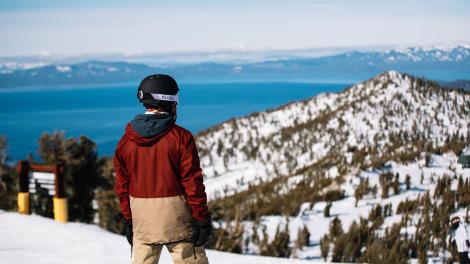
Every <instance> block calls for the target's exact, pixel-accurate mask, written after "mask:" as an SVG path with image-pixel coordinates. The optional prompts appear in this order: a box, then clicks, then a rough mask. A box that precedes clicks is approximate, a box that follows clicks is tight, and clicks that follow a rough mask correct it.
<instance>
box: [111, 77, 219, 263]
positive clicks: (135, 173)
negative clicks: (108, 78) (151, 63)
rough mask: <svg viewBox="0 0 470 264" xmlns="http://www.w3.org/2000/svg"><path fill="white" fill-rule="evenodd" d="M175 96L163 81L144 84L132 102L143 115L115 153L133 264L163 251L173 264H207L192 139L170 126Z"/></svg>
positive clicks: (154, 259)
mask: <svg viewBox="0 0 470 264" xmlns="http://www.w3.org/2000/svg"><path fill="white" fill-rule="evenodd" d="M178 91H179V88H178V84H177V83H176V81H175V80H174V79H173V78H172V77H171V76H169V75H164V74H155V75H150V76H147V77H146V78H144V79H143V80H142V82H141V83H140V85H139V88H138V90H137V98H138V99H139V101H140V102H141V103H142V104H143V106H144V107H145V108H146V112H145V113H144V114H139V115H137V116H136V117H135V118H134V119H133V120H132V121H130V122H129V123H128V124H127V126H126V129H125V134H124V136H123V137H122V138H121V140H120V141H119V143H118V145H117V147H116V151H115V155H114V169H115V172H116V179H115V191H116V194H117V196H118V197H119V200H120V207H121V211H122V215H123V217H124V219H125V234H126V237H127V240H128V242H129V244H130V245H131V251H132V263H133V264H140V263H158V260H159V258H160V253H161V250H162V247H163V246H166V248H167V249H168V251H169V252H170V254H171V256H172V259H173V262H174V263H175V264H178V263H208V259H207V256H206V253H205V249H204V244H205V243H206V242H207V241H208V239H209V236H210V234H211V232H212V224H211V216H210V213H209V212H208V208H207V196H206V193H205V187H204V183H203V175H202V170H201V167H200V161H199V155H198V151H197V148H196V144H195V141H194V138H193V136H192V134H191V133H190V132H189V131H188V130H186V129H184V128H182V127H180V126H178V125H176V124H175V121H176V112H177V105H178Z"/></svg>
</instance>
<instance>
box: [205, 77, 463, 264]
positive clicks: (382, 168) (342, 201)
mask: <svg viewBox="0 0 470 264" xmlns="http://www.w3.org/2000/svg"><path fill="white" fill-rule="evenodd" d="M469 114H470V94H469V93H467V92H465V91H462V90H452V89H443V88H441V87H440V86H439V85H438V84H437V83H435V82H431V81H426V80H423V79H420V78H416V77H413V76H411V75H409V74H404V73H399V72H396V71H388V72H385V73H382V74H380V75H378V76H376V77H374V78H372V79H369V80H367V81H364V82H362V83H359V84H357V85H354V86H351V87H349V88H347V89H346V90H344V91H343V92H340V93H328V94H320V95H318V96H315V97H313V98H310V99H306V100H304V101H300V102H293V103H291V104H288V105H285V106H282V107H280V108H278V109H272V110H269V111H266V112H260V113H254V114H252V115H249V116H246V117H242V118H236V119H232V120H229V121H227V122H225V123H222V124H220V125H218V126H215V127H213V128H211V129H209V130H207V131H204V132H202V133H200V134H198V135H197V144H198V149H199V151H200V155H201V163H202V165H203V170H204V174H205V175H206V181H205V184H206V190H207V192H208V194H209V197H210V201H211V209H212V211H213V214H214V219H215V221H216V222H217V223H218V225H219V226H220V227H221V228H223V230H231V231H229V233H230V232H233V233H234V235H232V236H229V237H237V234H238V236H241V235H240V234H241V233H242V234H243V235H242V237H243V239H240V241H244V242H243V243H242V244H243V246H241V247H242V250H241V251H242V252H245V253H254V254H260V253H261V254H263V252H264V254H271V253H266V252H268V251H266V248H269V246H266V245H267V244H269V243H273V244H275V245H279V239H280V237H282V232H283V231H282V230H285V231H284V232H287V233H288V234H289V238H290V244H289V248H288V249H285V250H288V252H290V254H291V256H296V257H299V258H303V259H319V258H321V256H322V255H323V253H322V251H324V250H325V248H326V258H327V260H333V261H346V262H356V261H360V262H372V263H376V262H378V261H385V262H384V263H389V262H387V261H392V260H393V261H398V260H400V261H405V260H408V259H412V260H413V259H414V261H416V260H417V259H418V258H420V259H421V260H423V259H426V258H427V259H430V258H432V259H434V260H435V261H437V263H442V262H444V261H447V260H448V259H449V257H450V253H449V250H448V245H445V244H443V243H447V242H444V241H448V235H449V230H448V229H447V227H448V219H449V216H450V215H451V214H460V215H463V216H467V217H468V210H465V208H470V196H469V195H468V193H470V192H468V190H470V184H469V181H470V170H469V169H463V168H462V166H461V165H459V164H457V159H458V156H457V155H459V153H466V152H468V151H470V115H469ZM465 190H467V191H465ZM438 208H439V209H438ZM423 221H424V222H423ZM336 222H338V223H339V224H336V225H335V224H334V223H336ZM335 226H336V227H335ZM338 226H340V229H341V232H340V233H338V232H339V231H338V232H333V231H332V229H333V230H335V229H338ZM435 226H441V227H443V228H442V229H435V228H434V227H435ZM433 228H434V229H433ZM305 229H307V230H308V231H309V234H310V235H309V238H308V242H305V238H304V240H303V242H302V243H300V242H297V241H298V239H299V237H302V235H301V234H302V230H305ZM359 234H362V235H359ZM423 234H427V236H426V237H423ZM358 236H359V237H358ZM263 237H268V239H264V240H262V239H261V238H263ZM219 238H220V239H221V240H222V239H225V237H224V236H222V235H220V237H219ZM263 241H264V242H263ZM266 241H268V242H266ZM276 241H277V242H276ZM325 241H326V242H325ZM394 241H396V242H394ZM240 243H241V242H240ZM395 243H398V244H395ZM400 243H401V244H400ZM298 245H300V246H298ZM325 245H326V246H325ZM286 247H287V246H286ZM343 247H344V248H345V249H344V250H345V251H344V252H342V251H341V250H340V249H341V248H343ZM397 247H404V248H403V249H401V251H400V250H398V249H397ZM423 247H424V248H423ZM378 248H380V250H378ZM431 249H432V250H431ZM377 251H378V252H380V254H379V253H377ZM375 255H377V256H376V258H374V256H375ZM418 255H419V256H418Z"/></svg>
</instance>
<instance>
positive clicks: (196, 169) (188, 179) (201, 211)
mask: <svg viewBox="0 0 470 264" xmlns="http://www.w3.org/2000/svg"><path fill="white" fill-rule="evenodd" d="M181 143H182V150H181V151H182V158H181V163H180V168H179V171H180V175H181V184H182V185H183V188H184V190H185V193H186V197H187V200H188V204H189V206H190V207H191V215H192V217H193V219H194V220H196V221H203V220H206V219H207V218H208V217H209V212H208V210H207V195H206V191H205V187H204V183H203V176H202V169H201V164H200V162H199V154H198V151H197V147H196V143H195V141H194V138H193V136H192V135H190V136H189V137H185V139H184V140H182V142H181Z"/></svg>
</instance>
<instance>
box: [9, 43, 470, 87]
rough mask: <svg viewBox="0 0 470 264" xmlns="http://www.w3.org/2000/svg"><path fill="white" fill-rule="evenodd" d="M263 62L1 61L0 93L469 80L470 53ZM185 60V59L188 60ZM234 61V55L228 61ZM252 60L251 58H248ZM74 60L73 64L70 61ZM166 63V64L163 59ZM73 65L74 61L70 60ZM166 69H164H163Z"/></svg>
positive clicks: (461, 49)
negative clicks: (405, 76) (399, 76)
mask: <svg viewBox="0 0 470 264" xmlns="http://www.w3.org/2000/svg"><path fill="white" fill-rule="evenodd" d="M291 53H292V54H291V55H290V56H289V53H288V52H284V53H282V56H277V57H276V56H275V57H271V56H268V57H266V58H265V59H264V60H256V61H246V60H245V61H238V60H236V59H233V60H227V61H218V60H216V59H213V60H211V58H214V57H213V56H207V58H208V61H198V62H193V63H170V62H167V63H162V62H159V61H149V60H137V62H139V63H136V60H130V59H127V60H124V61H119V60H117V61H109V60H107V61H96V60H94V61H83V62H77V63H70V62H68V63H63V62H61V63H58V62H57V61H44V60H31V61H28V60H26V61H25V59H21V58H20V59H18V61H17V60H15V59H11V58H3V59H2V58H0V88H14V87H24V86H45V85H77V84H105V83H106V84H113V83H120V82H121V83H122V82H138V81H140V80H141V79H142V77H143V76H145V75H148V74H149V73H154V72H165V73H168V74H171V75H172V76H174V77H175V78H176V79H177V80H178V81H182V82H191V81H197V82H203V81H206V82H207V81H210V82H214V81H308V82H345V83H354V82H357V81H360V80H362V79H365V78H368V77H370V76H373V75H376V74H379V73H381V72H383V71H387V70H398V71H403V72H408V73H412V74H415V75H419V76H426V78H429V79H434V80H443V81H452V80H456V79H468V78H469V77H470V47H469V46H467V45H460V46H454V47H452V48H424V47H411V48H403V49H390V50H386V51H349V52H344V51H343V50H342V52H341V53H337V54H326V55H323V56H311V55H310V57H309V56H308V54H309V53H308V52H307V53H306V54H307V55H302V56H301V55H299V54H298V53H296V52H294V51H292V52H291ZM188 56H189V55H188ZM231 56H233V55H231ZM252 56H253V57H256V54H252ZM75 60H76V59H75ZM165 60H168V58H165ZM72 61H73V60H72ZM162 65H165V66H162Z"/></svg>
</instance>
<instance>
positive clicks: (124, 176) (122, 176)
mask: <svg viewBox="0 0 470 264" xmlns="http://www.w3.org/2000/svg"><path fill="white" fill-rule="evenodd" d="M123 143H124V140H123V139H121V140H120V141H119V143H118V146H117V148H116V151H115V152H114V161H113V164H114V171H115V173H116V178H115V182H114V190H115V192H116V195H117V196H118V197H119V203H120V206H121V212H122V215H123V216H124V218H125V219H126V220H127V221H131V220H132V214H131V207H130V202H129V173H128V172H127V169H126V164H125V161H124V159H123V157H122V146H123Z"/></svg>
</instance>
